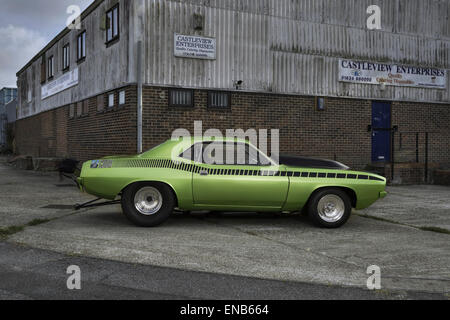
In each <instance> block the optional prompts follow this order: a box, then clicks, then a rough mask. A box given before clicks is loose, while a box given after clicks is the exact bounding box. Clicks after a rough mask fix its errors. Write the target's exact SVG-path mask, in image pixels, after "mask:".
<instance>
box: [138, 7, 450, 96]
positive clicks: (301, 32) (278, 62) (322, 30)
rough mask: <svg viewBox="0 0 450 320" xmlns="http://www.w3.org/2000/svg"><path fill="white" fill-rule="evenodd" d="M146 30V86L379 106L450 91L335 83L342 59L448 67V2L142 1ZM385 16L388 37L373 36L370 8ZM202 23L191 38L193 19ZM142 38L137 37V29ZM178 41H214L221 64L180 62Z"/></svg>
mask: <svg viewBox="0 0 450 320" xmlns="http://www.w3.org/2000/svg"><path fill="white" fill-rule="evenodd" d="M135 3H136V5H137V6H139V5H141V6H142V8H141V10H138V11H137V12H141V14H143V18H142V24H143V26H144V25H145V28H143V30H144V33H143V34H144V35H145V39H146V40H148V41H146V52H147V55H146V61H145V63H146V64H145V65H146V66H147V69H146V74H145V81H146V82H147V83H148V84H155V85H177V86H184V87H202V88H222V89H232V88H233V80H243V81H244V85H243V87H242V89H244V90H251V91H270V92H276V93H291V94H306V95H330V96H345V97H355V98H357V97H360V98H374V99H392V100H413V101H431V102H449V101H450V93H449V92H450V90H449V89H450V83H449V81H447V89H446V90H439V89H425V88H424V89H422V88H406V87H389V86H388V87H387V89H386V90H385V91H380V90H379V87H378V86H376V85H365V84H351V83H342V82H339V81H338V71H339V70H338V59H339V58H351V59H358V60H369V61H374V62H396V63H402V64H407V65H413V66H423V67H437V68H444V69H449V68H450V24H449V21H448V18H449V16H450V4H449V1H438V0H339V1H337V0H225V1H224V0H184V1H176V0H138V1H135ZM372 4H376V5H379V6H380V8H381V10H382V16H381V17H382V28H383V29H382V30H380V31H369V30H367V29H366V20H367V17H368V14H367V13H366V10H367V7H368V6H370V5H372ZM194 13H201V14H203V15H204V17H205V28H204V30H203V31H202V32H194V29H193V26H192V21H193V14H194ZM136 30H137V32H142V31H139V28H138V29H136ZM174 33H181V34H187V35H190V34H199V35H204V36H210V37H215V38H216V39H217V59H216V60H214V61H207V60H197V59H186V58H176V57H174V54H173V36H174Z"/></svg>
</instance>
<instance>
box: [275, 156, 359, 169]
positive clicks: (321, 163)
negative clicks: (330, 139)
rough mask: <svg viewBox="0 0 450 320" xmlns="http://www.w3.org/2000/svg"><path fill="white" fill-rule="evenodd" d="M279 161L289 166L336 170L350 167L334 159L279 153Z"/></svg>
mask: <svg viewBox="0 0 450 320" xmlns="http://www.w3.org/2000/svg"><path fill="white" fill-rule="evenodd" d="M279 162H280V164H284V165H286V166H290V167H301V168H316V169H336V170H348V169H350V168H349V167H347V166H346V165H344V164H342V163H340V162H337V161H334V160H327V159H317V158H307V157H298V156H289V155H280V159H279Z"/></svg>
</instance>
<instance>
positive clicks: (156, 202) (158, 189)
mask: <svg viewBox="0 0 450 320" xmlns="http://www.w3.org/2000/svg"><path fill="white" fill-rule="evenodd" d="M175 202H176V201H175V196H174V194H173V192H172V190H171V189H170V188H169V187H168V186H167V185H165V184H162V183H138V184H133V185H131V186H129V187H128V188H126V189H125V191H124V192H123V194H122V210H123V213H124V214H125V216H126V217H127V218H128V220H130V221H131V222H133V223H134V224H136V225H138V226H141V227H156V226H158V225H160V224H162V223H163V222H165V221H166V220H167V219H168V218H169V216H170V214H171V213H172V211H173V209H174V207H175Z"/></svg>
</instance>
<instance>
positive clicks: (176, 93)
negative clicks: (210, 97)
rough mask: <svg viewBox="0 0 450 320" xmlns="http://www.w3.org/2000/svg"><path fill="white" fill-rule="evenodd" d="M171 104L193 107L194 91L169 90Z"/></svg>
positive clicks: (173, 105) (172, 105)
mask: <svg viewBox="0 0 450 320" xmlns="http://www.w3.org/2000/svg"><path fill="white" fill-rule="evenodd" d="M169 106H171V107H193V106H194V91H193V90H185V89H172V90H169Z"/></svg>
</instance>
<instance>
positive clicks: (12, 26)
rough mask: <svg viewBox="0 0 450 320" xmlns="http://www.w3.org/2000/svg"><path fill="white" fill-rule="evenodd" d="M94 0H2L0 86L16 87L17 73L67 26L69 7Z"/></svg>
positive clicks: (0, 6)
mask: <svg viewBox="0 0 450 320" xmlns="http://www.w3.org/2000/svg"><path fill="white" fill-rule="evenodd" d="M92 2H93V0H0V88H3V87H16V86H17V85H16V73H17V71H19V70H20V69H21V68H22V67H23V66H24V65H25V64H26V63H27V62H28V61H29V60H30V59H31V58H32V57H34V55H35V54H37V53H38V52H39V51H40V50H41V49H42V48H43V47H45V45H46V44H47V43H48V42H50V41H51V40H52V39H53V37H54V36H56V35H57V34H58V33H59V32H60V31H62V30H63V29H64V28H65V26H66V21H67V18H68V17H69V16H70V15H69V14H68V13H67V8H68V7H69V6H70V5H78V6H79V7H80V9H81V10H84V9H85V8H87V6H89V4H90V3H92Z"/></svg>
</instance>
